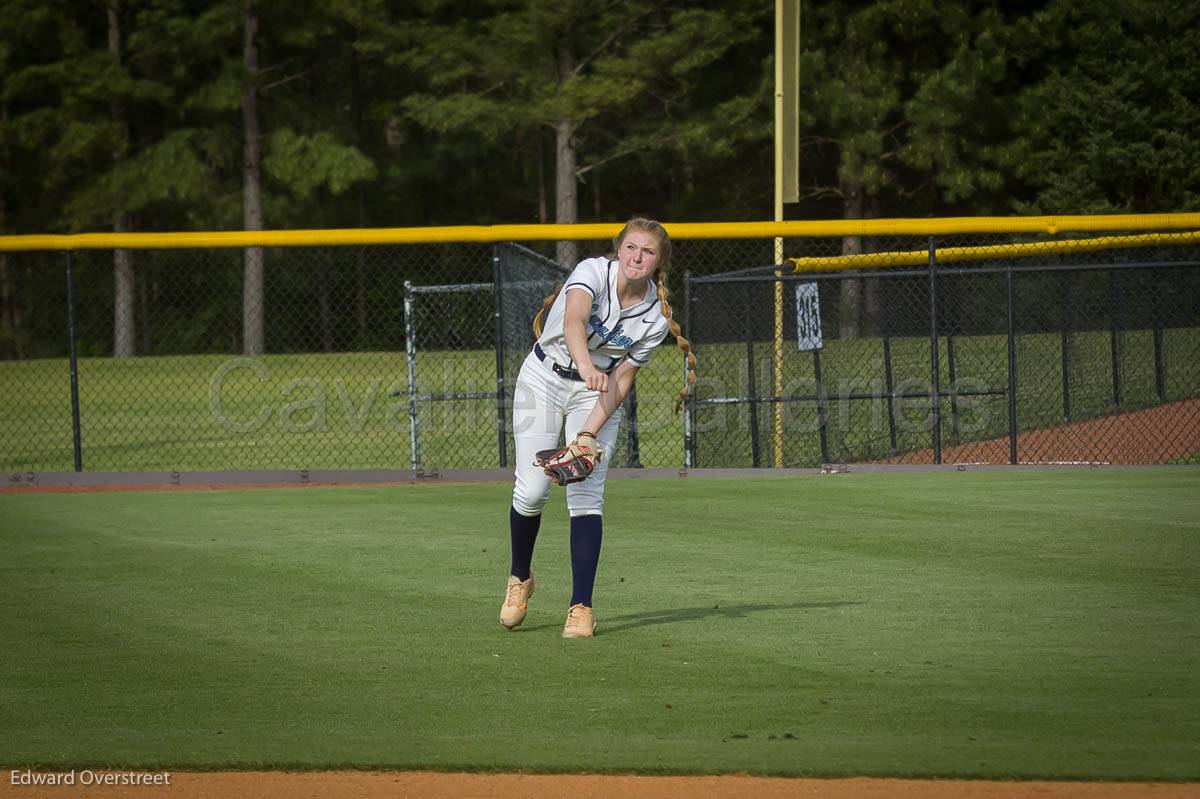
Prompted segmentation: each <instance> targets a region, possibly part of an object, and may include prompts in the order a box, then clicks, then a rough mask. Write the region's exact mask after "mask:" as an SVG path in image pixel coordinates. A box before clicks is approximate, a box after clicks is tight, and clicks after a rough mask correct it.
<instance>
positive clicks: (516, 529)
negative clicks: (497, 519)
mask: <svg viewBox="0 0 1200 799" xmlns="http://www.w3.org/2000/svg"><path fill="white" fill-rule="evenodd" d="M541 526H542V515H541V514H540V513H539V514H538V515H537V516H522V515H521V514H520V513H518V512H517V509H516V508H509V511H508V532H509V537H510V538H511V539H512V571H511V572H510V574H512V575H513V576H514V577H517V578H519V579H521V580H528V579H529V564H530V563H532V562H533V545H534V544H535V543H537V534H538V530H539V529H541Z"/></svg>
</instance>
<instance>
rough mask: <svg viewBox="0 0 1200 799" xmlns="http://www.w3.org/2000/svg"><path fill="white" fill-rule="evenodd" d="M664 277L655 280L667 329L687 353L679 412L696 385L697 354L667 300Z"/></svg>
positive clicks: (677, 408) (677, 405) (678, 404)
mask: <svg viewBox="0 0 1200 799" xmlns="http://www.w3.org/2000/svg"><path fill="white" fill-rule="evenodd" d="M664 277H665V275H659V279H658V280H657V281H655V282H656V283H657V284H658V301H659V302H660V303H662V309H663V316H665V317H666V319H667V329H669V330H670V331H671V335H672V336H674V337H675V344H676V346H678V347H679V349H681V350H683V352H684V353H685V354H686V355H687V382H686V384H685V385H684V387H683V390H682V391H680V392H679V396H678V397H676V398H675V413H679V412H680V411H681V410H683V403H685V402H687V400H688V396H689V395H690V394H691V393H692V391H693V390H694V388H695V385H696V354H695V353H694V352H692V342H690V341H688V340H687V339H686V338H684V337H683V331H682V330H681V329H680V328H679V323H678V322H676V321H675V313H674V312H673V311H672V310H671V304H670V303H669V302H667V296H668V294H669V293H670V292H668V291H667V282H666V280H664V279H663V278H664Z"/></svg>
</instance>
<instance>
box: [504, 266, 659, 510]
mask: <svg viewBox="0 0 1200 799" xmlns="http://www.w3.org/2000/svg"><path fill="white" fill-rule="evenodd" d="M618 268H619V267H618V265H617V262H616V261H611V260H609V259H608V258H589V259H588V260H586V261H582V262H580V264H579V266H577V267H576V268H575V271H574V272H572V273H571V276H570V277H569V278H567V281H566V284H565V285H564V286H563V290H562V291H561V292H559V295H558V297H557V298H556V299H555V301H554V304H553V305H552V306H551V308H550V311H549V313H548V314H547V315H546V319H545V322H544V324H543V327H542V335H541V337H540V338H539V339H538V342H537V348H536V349H535V351H533V352H530V353H529V355H528V356H526V358H525V362H524V363H523V364H522V366H521V372H520V374H519V375H518V377H517V385H516V389H515V391H514V394H513V436H514V438H515V443H516V461H517V462H516V469H515V473H516V475H515V476H516V482H515V484H514V486H513V507H514V508H516V510H517V512H518V513H520V514H522V515H525V516H536V515H538V514H540V513H541V512H542V508H543V507H544V506H545V504H546V502H547V500H549V498H550V485H551V483H550V478H549V477H547V476H546V475H545V473H544V472H543V471H542V469H540V468H538V467H536V466H534V465H533V459H534V455H535V454H536V453H537V452H538V451H540V450H544V449H552V448H554V447H557V446H559V443H560V441H570V440H571V439H573V438H574V437H575V435H576V434H577V433H578V432H579V431H580V429H582V427H583V424H584V422H585V421H586V420H587V417H588V415H589V414H590V413H591V411H592V408H593V407H595V404H596V400H597V399H598V398H599V396H600V394H599V392H597V391H592V390H590V389H588V387H587V384H586V383H582V382H580V381H578V380H573V379H571V378H570V377H564V376H563V375H562V374H560V373H559V372H557V371H555V368H554V367H555V366H558V367H562V368H563V369H566V370H572V371H576V372H577V368H576V367H577V365H576V363H575V362H574V361H573V360H572V359H571V354H570V353H569V352H568V351H567V345H566V341H565V340H564V339H563V316H564V314H565V312H566V307H567V293H568V292H570V291H586V292H587V293H588V294H589V295H590V296H591V298H592V312H591V314H590V316H589V318H588V322H587V324H586V325H585V329H584V332H585V333H587V334H588V336H587V343H588V349H589V350H590V354H591V358H592V363H593V364H595V365H596V368H598V369H600V370H602V371H606V372H611V371H612V370H613V369H615V368H616V367H617V366H618V365H619V364H620V363H621V361H622V360H624V359H626V358H627V359H629V360H630V361H632V362H633V363H634V364H636V365H637V366H639V367H641V366H644V365H645V364H647V363H649V361H650V356H651V354H652V353H653V352H654V348H655V347H657V346H658V345H659V344H660V343H662V341H663V339H664V338H666V336H667V332H668V327H667V320H666V317H664V316H663V313H662V304H661V303H660V302H659V300H658V287H657V286H656V285H655V284H654V282H653V281H647V282H646V294H645V296H644V297H643V298H642V300H641V302H639V303H637V304H636V305H634V306H632V307H630V308H624V309H622V308H621V305H620V302H619V301H618V299H617V274H618ZM538 350H540V352H538ZM620 423H621V409H620V408H618V409H617V410H616V412H615V413H613V415H612V416H611V417H610V418H609V420H608V421H607V422H606V423H605V424H604V426H603V427H601V428H600V429H599V430H596V431H593V432H594V433H595V434H596V439H597V443H598V444H599V445H600V448H601V449H602V450H604V452H605V453H607V454H609V455H611V453H612V452H613V448H614V447H615V446H616V440H617V428H618V427H619V425H620ZM560 436H561V438H560ZM607 475H608V458H605V459H604V460H602V461H601V462H600V463H598V464H596V468H595V470H594V471H593V472H592V473H591V475H589V476H588V478H587V479H586V480H583V481H582V482H578V483H572V484H571V485H569V486H567V492H566V493H567V509H568V511H569V512H570V514H571V516H583V515H591V514H603V512H604V481H605V478H606V477H607Z"/></svg>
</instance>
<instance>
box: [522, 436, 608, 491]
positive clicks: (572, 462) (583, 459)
mask: <svg viewBox="0 0 1200 799" xmlns="http://www.w3.org/2000/svg"><path fill="white" fill-rule="evenodd" d="M602 460H604V453H603V452H602V451H601V449H600V446H599V445H598V444H597V443H596V436H595V435H593V434H592V433H589V432H587V431H586V430H585V431H582V432H580V433H579V435H577V436H575V438H574V439H572V440H571V443H570V444H568V445H567V446H565V447H559V448H558V449H544V450H542V451H541V452H539V453H537V454H536V455H535V456H534V460H533V465H534V466H539V467H541V468H542V469H543V470H544V471H545V472H546V476H547V477H549V478H550V479H551V480H553V481H554V482H555V483H557V484H558V485H560V486H565V485H570V484H571V483H579V482H582V481H584V480H586V479H587V478H588V475H589V474H591V473H592V470H593V469H595V468H596V464H597V463H599V462H600V461H602Z"/></svg>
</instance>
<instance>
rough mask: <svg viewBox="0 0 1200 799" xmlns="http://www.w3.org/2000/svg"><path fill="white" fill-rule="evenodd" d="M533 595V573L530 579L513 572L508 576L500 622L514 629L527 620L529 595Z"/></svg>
mask: <svg viewBox="0 0 1200 799" xmlns="http://www.w3.org/2000/svg"><path fill="white" fill-rule="evenodd" d="M531 596H533V575H532V574H531V575H529V579H528V580H519V579H518V578H516V577H513V576H512V575H511V574H510V575H509V576H508V587H507V588H506V589H505V591H504V604H503V605H501V606H500V623H501V624H503V625H504V626H505V627H507V628H508V629H510V630H511V629H514V628H516V627H519V626H520V625H521V622H523V621H525V614H526V613H528V612H529V597H531Z"/></svg>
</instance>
